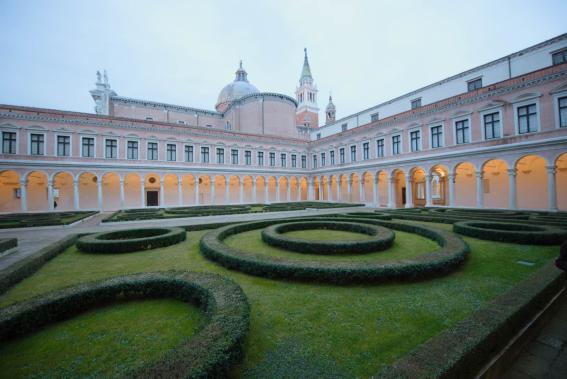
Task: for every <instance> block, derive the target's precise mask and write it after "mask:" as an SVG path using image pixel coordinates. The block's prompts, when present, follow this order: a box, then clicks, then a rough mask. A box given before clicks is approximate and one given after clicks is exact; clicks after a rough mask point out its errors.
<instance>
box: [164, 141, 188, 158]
mask: <svg viewBox="0 0 567 379" xmlns="http://www.w3.org/2000/svg"><path fill="white" fill-rule="evenodd" d="M167 145H175V160H174V161H170V160H169V159H167ZM158 152H159V151H158ZM183 153H185V152H183ZM178 156H179V144H178V143H177V142H174V141H165V160H166V162H179V159H177V158H178Z"/></svg>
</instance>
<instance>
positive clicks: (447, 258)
mask: <svg viewBox="0 0 567 379" xmlns="http://www.w3.org/2000/svg"><path fill="white" fill-rule="evenodd" d="M334 220H336V221H347V222H352V221H353V218H336V219H334ZM283 221H288V220H283ZM303 221H320V219H317V218H313V219H304V220H303ZM281 222H282V220H265V221H256V222H249V223H242V224H236V225H229V226H226V227H222V228H219V229H216V230H213V231H210V232H209V233H207V234H205V235H204V236H203V237H202V238H201V241H200V249H201V253H202V254H203V255H204V256H205V257H206V258H208V259H210V260H212V261H215V262H217V263H219V264H221V265H222V266H224V267H227V268H229V269H234V270H238V271H242V272H245V273H248V274H252V275H257V276H262V277H268V278H280V279H290V280H303V281H318V282H330V283H365V282H381V281H391V280H404V281H407V280H418V279H424V278H428V277H432V276H438V275H443V274H446V273H448V272H450V271H452V270H454V269H455V268H456V267H458V266H459V265H460V264H461V263H463V262H464V261H465V259H466V258H467V256H468V254H469V247H468V245H467V244H466V243H465V242H464V241H463V240H462V239H461V238H460V237H458V236H457V235H455V234H454V233H451V232H447V231H444V230H438V229H433V228H428V227H425V226H418V225H410V224H403V223H398V222H392V221H382V220H370V219H362V218H361V219H357V222H361V223H367V224H373V225H379V226H384V227H386V228H390V229H395V230H400V231H404V232H408V233H416V234H419V235H421V236H423V237H425V238H429V239H431V240H433V241H435V242H437V243H438V244H439V245H440V246H441V247H440V249H438V250H436V251H433V252H430V253H427V254H422V255H420V256H418V257H415V258H411V259H404V260H400V261H393V262H368V261H365V262H344V261H342V262H321V261H319V260H310V261H294V260H292V259H282V258H278V259H275V258H271V257H269V256H261V255H257V254H254V253H252V252H246V251H242V250H239V249H235V248H232V247H229V246H227V245H225V244H224V243H223V240H224V239H225V238H227V237H229V236H231V235H235V234H238V233H241V232H246V231H249V230H255V229H260V228H264V227H267V226H270V225H273V224H276V223H281Z"/></svg>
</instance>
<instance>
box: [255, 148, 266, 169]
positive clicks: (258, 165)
mask: <svg viewBox="0 0 567 379" xmlns="http://www.w3.org/2000/svg"><path fill="white" fill-rule="evenodd" d="M258 153H262V165H260V162H259V160H258ZM254 157H255V158H254V159H256V162H255V163H256V164H255V166H257V167H266V152H265V151H264V150H256V154H254Z"/></svg>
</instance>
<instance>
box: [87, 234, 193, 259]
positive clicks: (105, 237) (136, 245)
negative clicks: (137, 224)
mask: <svg viewBox="0 0 567 379" xmlns="http://www.w3.org/2000/svg"><path fill="white" fill-rule="evenodd" d="M185 237H186V232H185V229H182V228H144V229H126V230H118V231H114V232H103V233H96V234H89V235H86V236H83V237H81V238H79V239H78V240H77V242H76V245H77V248H79V250H81V251H84V252H86V253H107V254H114V253H129V252H132V251H140V250H149V249H155V248H158V247H164V246H169V245H174V244H176V243H179V242H181V241H185Z"/></svg>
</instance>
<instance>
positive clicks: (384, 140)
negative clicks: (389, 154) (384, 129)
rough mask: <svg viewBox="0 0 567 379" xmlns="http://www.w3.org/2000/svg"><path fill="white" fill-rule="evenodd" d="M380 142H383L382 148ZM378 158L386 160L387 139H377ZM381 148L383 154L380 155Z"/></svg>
mask: <svg viewBox="0 0 567 379" xmlns="http://www.w3.org/2000/svg"><path fill="white" fill-rule="evenodd" d="M379 141H382V144H381V146H380V144H379ZM375 145H376V158H384V157H385V156H386V138H384V137H382V138H377V139H376V144H375ZM380 148H382V154H380Z"/></svg>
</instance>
